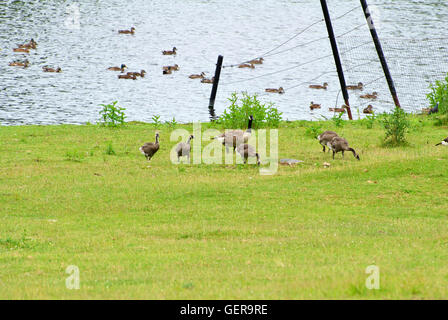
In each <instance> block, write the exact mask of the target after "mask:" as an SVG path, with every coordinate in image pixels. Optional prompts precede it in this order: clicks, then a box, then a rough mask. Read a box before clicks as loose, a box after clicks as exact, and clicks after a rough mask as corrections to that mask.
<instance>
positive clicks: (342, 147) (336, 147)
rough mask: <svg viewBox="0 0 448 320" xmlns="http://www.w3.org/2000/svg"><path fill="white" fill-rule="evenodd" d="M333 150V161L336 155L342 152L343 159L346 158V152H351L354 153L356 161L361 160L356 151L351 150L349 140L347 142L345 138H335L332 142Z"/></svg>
mask: <svg viewBox="0 0 448 320" xmlns="http://www.w3.org/2000/svg"><path fill="white" fill-rule="evenodd" d="M331 150H332V151H333V159H334V155H335V154H336V153H338V152H341V151H342V157H344V152H345V151H351V152H353V156H354V157H355V158H356V159H358V160H360V159H359V155H358V154H357V153H356V151H355V149H353V148H350V147H349V145H348V142H347V140H345V139H344V138H341V137H334V138H333V140H331Z"/></svg>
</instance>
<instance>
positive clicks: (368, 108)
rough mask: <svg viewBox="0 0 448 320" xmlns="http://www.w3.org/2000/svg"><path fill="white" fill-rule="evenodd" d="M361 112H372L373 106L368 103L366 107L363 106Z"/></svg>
mask: <svg viewBox="0 0 448 320" xmlns="http://www.w3.org/2000/svg"><path fill="white" fill-rule="evenodd" d="M363 113H365V114H373V106H372V105H371V104H369V105H368V106H367V108H364V110H363Z"/></svg>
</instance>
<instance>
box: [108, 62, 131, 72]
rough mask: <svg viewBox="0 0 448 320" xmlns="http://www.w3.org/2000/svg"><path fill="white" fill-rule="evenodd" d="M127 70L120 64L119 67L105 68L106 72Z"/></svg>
mask: <svg viewBox="0 0 448 320" xmlns="http://www.w3.org/2000/svg"><path fill="white" fill-rule="evenodd" d="M127 68H128V67H127V66H126V65H125V64H122V65H121V67H109V68H107V70H110V71H121V72H124V70H125V69H127Z"/></svg>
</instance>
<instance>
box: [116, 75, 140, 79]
mask: <svg viewBox="0 0 448 320" xmlns="http://www.w3.org/2000/svg"><path fill="white" fill-rule="evenodd" d="M118 79H132V80H137V77H136V76H135V75H134V74H120V75H118Z"/></svg>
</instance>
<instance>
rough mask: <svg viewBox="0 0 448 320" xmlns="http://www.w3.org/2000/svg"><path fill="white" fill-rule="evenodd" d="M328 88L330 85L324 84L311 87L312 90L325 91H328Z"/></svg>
mask: <svg viewBox="0 0 448 320" xmlns="http://www.w3.org/2000/svg"><path fill="white" fill-rule="evenodd" d="M327 87H328V83H326V82H325V83H324V84H323V85H319V84H312V85H310V86H309V88H310V89H323V90H327Z"/></svg>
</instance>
